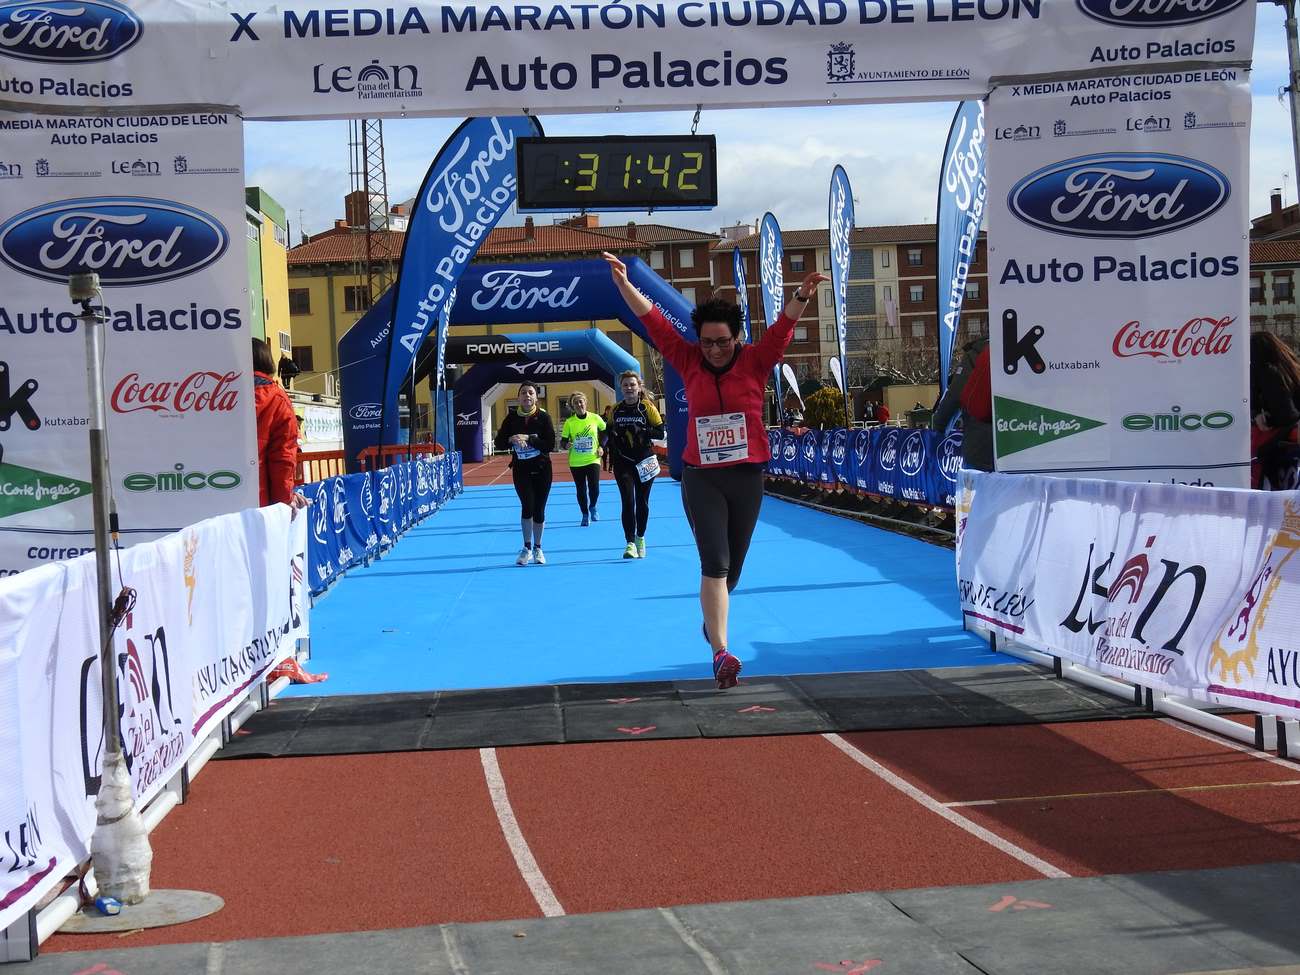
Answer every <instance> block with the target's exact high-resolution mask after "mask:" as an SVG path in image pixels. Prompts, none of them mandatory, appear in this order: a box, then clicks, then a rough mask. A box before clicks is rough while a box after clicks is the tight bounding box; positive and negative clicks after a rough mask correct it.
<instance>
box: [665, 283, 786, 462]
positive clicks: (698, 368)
mask: <svg viewBox="0 0 1300 975" xmlns="http://www.w3.org/2000/svg"><path fill="white" fill-rule="evenodd" d="M641 322H642V324H643V325H645V327H646V330H647V331H649V333H650V335H651V337H653V338H654V341H655V345H657V346H658V347H659V351H660V352H661V353H663V357H664V358H665V359H667V360H668V362H670V363H671V364H672V367H673V368H674V369H676V370H677V372H678V374H679V375H680V376H681V377H682V383H683V384H684V385H685V387H686V406H687V409H688V411H689V413H688V419H687V428H686V445H685V449H684V450H683V451H682V459H683V460H684V461H686V463H688V464H694V465H696V466H699V463H700V448H699V444H698V442H697V441H696V439H695V418H696V417H697V416H713V415H715V414H718V413H744V414H745V433H746V438H747V440H748V441H749V458H748V459H747V460H744V461H732V462H730V463H727V464H718V465H716V466H718V467H733V466H735V465H736V464H743V463H750V464H761V463H764V462H766V461H767V460H768V459H770V458H771V456H772V453H771V451H770V450H769V449H768V446H767V428H766V427H765V426H764V425H763V393H764V391H765V390H766V389H767V377H768V376H769V375H771V373H772V368H773V367H774V366H775V365H776V364H777V363H778V362H780V361H781V357H782V356H783V355H785V349H786V346H788V345H789V344H790V338H791V337H792V336H793V335H794V319H793V318H787V317H786V316H785V314H784V313H782V314H781V315H780V317H778V318H777V320H776V323H775V324H774V325H773V326H772V327H771V328H769V329H768V330H767V331H766V332H764V333H763V337H762V338H761V339H760V340H759V341H758V342H757V343H756V344H754V345H742V346H741V347H740V351H739V352H738V353H737V355H736V358H735V359H733V360H732V363H731V365H730V366H729V367H728V368H727V370H726V371H725V372H721V373H715V372H714V371H713V370H712V369H710V368H709V367H708V365H707V364H706V363H705V361H704V355H703V353H701V352H700V347H699V346H698V345H696V344H695V343H694V342H688V341H687V340H686V339H684V338H682V336H681V333H679V332H678V331H677V329H675V328H673V326H672V325H671V324H670V323H669V321H668V319H666V318H664V315H663V312H661V311H660V310H659V309H658V308H652V309H651V310H650V312H649V314H647V315H646V316H645V317H644V318H642V319H641ZM710 466H715V465H710Z"/></svg>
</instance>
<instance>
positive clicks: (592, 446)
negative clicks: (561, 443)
mask: <svg viewBox="0 0 1300 975" xmlns="http://www.w3.org/2000/svg"><path fill="white" fill-rule="evenodd" d="M595 450H596V438H595V437H593V436H592V435H591V434H587V435H586V436H585V437H574V438H573V452H574V453H575V454H590V453H594V452H595Z"/></svg>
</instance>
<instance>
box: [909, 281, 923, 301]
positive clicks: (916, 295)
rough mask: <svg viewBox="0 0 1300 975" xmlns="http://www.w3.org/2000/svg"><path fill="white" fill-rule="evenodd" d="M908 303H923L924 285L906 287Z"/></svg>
mask: <svg viewBox="0 0 1300 975" xmlns="http://www.w3.org/2000/svg"><path fill="white" fill-rule="evenodd" d="M907 300H908V301H925V285H923V284H910V285H908V286H907Z"/></svg>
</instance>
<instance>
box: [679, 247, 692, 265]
mask: <svg viewBox="0 0 1300 975" xmlns="http://www.w3.org/2000/svg"><path fill="white" fill-rule="evenodd" d="M677 266H678V267H695V248H694V247H683V248H682V249H681V250H679V251H678V252H677Z"/></svg>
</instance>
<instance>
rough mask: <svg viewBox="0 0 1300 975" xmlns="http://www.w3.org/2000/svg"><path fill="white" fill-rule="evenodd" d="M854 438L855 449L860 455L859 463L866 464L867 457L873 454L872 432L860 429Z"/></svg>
mask: <svg viewBox="0 0 1300 975" xmlns="http://www.w3.org/2000/svg"><path fill="white" fill-rule="evenodd" d="M853 439H854V444H853V449H854V451H855V452H856V453H857V455H858V464H859V465H861V464H865V463H866V462H867V457H869V456H870V455H871V434H870V433H869V432H867V431H866V430H860V431H858V434H857V436H856V437H854V438H853Z"/></svg>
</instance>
